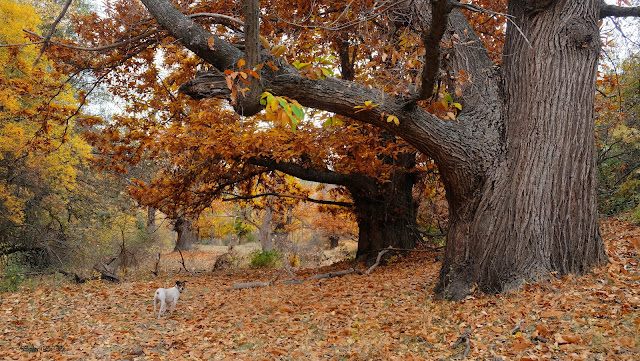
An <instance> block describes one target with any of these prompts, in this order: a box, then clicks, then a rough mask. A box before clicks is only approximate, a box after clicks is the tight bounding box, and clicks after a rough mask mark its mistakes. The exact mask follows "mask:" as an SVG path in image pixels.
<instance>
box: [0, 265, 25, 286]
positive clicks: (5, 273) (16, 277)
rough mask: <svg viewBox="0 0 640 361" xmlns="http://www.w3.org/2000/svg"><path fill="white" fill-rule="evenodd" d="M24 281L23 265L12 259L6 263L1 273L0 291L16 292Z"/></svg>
mask: <svg viewBox="0 0 640 361" xmlns="http://www.w3.org/2000/svg"><path fill="white" fill-rule="evenodd" d="M22 282H24V269H23V267H22V266H20V265H19V264H17V263H15V262H12V261H10V262H8V264H5V266H4V268H3V270H2V274H1V275H0V293H2V292H15V291H17V290H18V286H19V285H20V284H21V283H22Z"/></svg>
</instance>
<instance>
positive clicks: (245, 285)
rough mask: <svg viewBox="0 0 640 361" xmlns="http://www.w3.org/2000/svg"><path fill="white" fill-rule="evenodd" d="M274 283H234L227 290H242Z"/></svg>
mask: <svg viewBox="0 0 640 361" xmlns="http://www.w3.org/2000/svg"><path fill="white" fill-rule="evenodd" d="M272 284H273V282H272V281H269V282H244V283H234V284H233V285H232V286H231V287H229V288H227V290H242V289H245V288H255V287H268V286H271V285H272Z"/></svg>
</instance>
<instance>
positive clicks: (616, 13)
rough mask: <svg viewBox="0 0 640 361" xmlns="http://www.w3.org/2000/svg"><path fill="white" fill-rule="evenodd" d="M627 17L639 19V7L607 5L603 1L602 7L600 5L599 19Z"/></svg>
mask: <svg viewBox="0 0 640 361" xmlns="http://www.w3.org/2000/svg"><path fill="white" fill-rule="evenodd" d="M629 16H635V17H640V6H634V7H624V6H615V5H609V4H607V3H605V2H604V1H603V2H602V5H600V19H604V18H607V17H618V18H621V17H629Z"/></svg>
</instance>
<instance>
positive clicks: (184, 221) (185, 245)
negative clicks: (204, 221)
mask: <svg viewBox="0 0 640 361" xmlns="http://www.w3.org/2000/svg"><path fill="white" fill-rule="evenodd" d="M174 229H175V231H176V233H177V234H178V237H177V239H176V246H175V247H174V248H173V251H174V252H176V251H178V250H180V251H190V250H191V245H192V244H194V243H196V242H198V235H197V233H196V232H195V231H194V230H193V223H192V222H191V220H190V219H188V218H186V217H185V216H180V217H178V219H176V223H175V225H174Z"/></svg>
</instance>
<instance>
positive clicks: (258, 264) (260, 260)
mask: <svg viewBox="0 0 640 361" xmlns="http://www.w3.org/2000/svg"><path fill="white" fill-rule="evenodd" d="M282 259H283V255H282V253H280V252H279V251H278V250H276V249H274V250H271V251H254V252H251V261H250V262H249V267H251V268H271V267H277V266H278V265H280V264H281V262H282Z"/></svg>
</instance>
